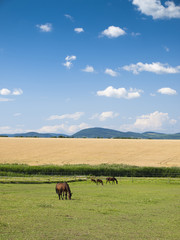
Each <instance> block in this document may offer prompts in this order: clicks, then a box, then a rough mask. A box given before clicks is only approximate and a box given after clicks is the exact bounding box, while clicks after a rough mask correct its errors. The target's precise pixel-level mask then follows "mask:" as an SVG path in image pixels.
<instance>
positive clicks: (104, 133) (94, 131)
mask: <svg viewBox="0 0 180 240" xmlns="http://www.w3.org/2000/svg"><path fill="white" fill-rule="evenodd" d="M0 137H34V138H36V137H37V138H53V137H72V138H130V139H131V138H134V139H180V133H175V134H165V133H156V132H144V133H136V132H120V131H117V130H113V129H107V128H98V127H95V128H87V129H83V130H81V131H79V132H77V133H75V134H73V135H71V136H70V135H69V136H68V135H65V134H60V133H59V134H57V133H38V132H28V133H16V134H0Z"/></svg>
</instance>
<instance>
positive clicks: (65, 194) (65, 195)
mask: <svg viewBox="0 0 180 240" xmlns="http://www.w3.org/2000/svg"><path fill="white" fill-rule="evenodd" d="M65 199H66V200H67V192H66V193H65Z"/></svg>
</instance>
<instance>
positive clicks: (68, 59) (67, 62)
mask: <svg viewBox="0 0 180 240" xmlns="http://www.w3.org/2000/svg"><path fill="white" fill-rule="evenodd" d="M65 60H66V62H65V63H63V65H64V66H65V67H67V68H69V69H70V68H71V66H72V61H74V60H76V56H74V55H72V56H67V57H66V58H65Z"/></svg>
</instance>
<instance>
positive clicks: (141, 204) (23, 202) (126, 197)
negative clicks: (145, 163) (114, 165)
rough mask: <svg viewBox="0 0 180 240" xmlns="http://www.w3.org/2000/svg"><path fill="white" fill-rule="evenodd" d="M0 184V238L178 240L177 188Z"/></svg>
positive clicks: (158, 184) (164, 184) (144, 183)
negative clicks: (62, 189)
mask: <svg viewBox="0 0 180 240" xmlns="http://www.w3.org/2000/svg"><path fill="white" fill-rule="evenodd" d="M69 185H70V188H71V190H72V192H73V195H72V200H71V201H70V200H63V201H62V200H60V201H59V199H58V195H57V194H56V193H55V184H54V183H51V184H0V239H1V240H7V239H8V240H25V239H27V240H31V239H32V240H35V239H36V240H39V239H48V240H49V239H52V240H55V239H57V240H59V239H60V240H65V239H66V240H67V239H68V240H86V239H87V240H90V239H93V240H94V239H95V240H96V239H97V240H101V239H102V240H106V239H108V240H109V239H111V240H119V239H121V240H137V239H138V240H140V239H141V240H146V239H149V240H160V239H162V240H179V236H180V227H179V226H180V184H179V183H178V182H174V183H168V181H167V180H165V181H163V180H158V179H156V180H154V181H150V180H148V179H141V180H136V181H134V182H132V179H131V178H130V179H128V178H126V179H121V181H120V182H119V184H118V185H116V184H114V185H112V184H111V185H110V184H107V185H106V184H105V185H104V186H100V185H99V186H96V185H95V184H93V183H90V181H87V182H72V183H69Z"/></svg>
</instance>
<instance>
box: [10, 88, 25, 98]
mask: <svg viewBox="0 0 180 240" xmlns="http://www.w3.org/2000/svg"><path fill="white" fill-rule="evenodd" d="M22 94H23V90H22V89H20V88H16V89H14V91H13V93H12V95H16V96H17V95H22Z"/></svg>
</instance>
